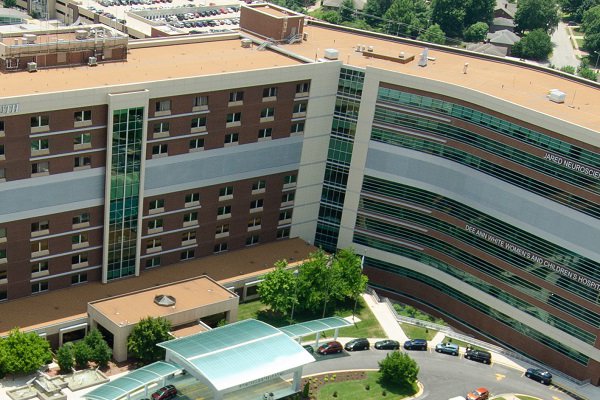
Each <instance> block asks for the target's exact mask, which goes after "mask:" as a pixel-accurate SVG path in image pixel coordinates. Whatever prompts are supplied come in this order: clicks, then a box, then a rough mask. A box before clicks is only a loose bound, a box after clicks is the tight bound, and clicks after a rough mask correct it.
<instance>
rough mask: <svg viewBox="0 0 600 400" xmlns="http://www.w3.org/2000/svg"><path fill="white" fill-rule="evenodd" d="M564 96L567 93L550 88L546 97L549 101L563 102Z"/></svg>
mask: <svg viewBox="0 0 600 400" xmlns="http://www.w3.org/2000/svg"><path fill="white" fill-rule="evenodd" d="M565 97H567V94H566V93H564V92H561V91H560V90H558V89H552V90H550V93H549V94H548V99H550V101H553V102H555V103H564V102H565Z"/></svg>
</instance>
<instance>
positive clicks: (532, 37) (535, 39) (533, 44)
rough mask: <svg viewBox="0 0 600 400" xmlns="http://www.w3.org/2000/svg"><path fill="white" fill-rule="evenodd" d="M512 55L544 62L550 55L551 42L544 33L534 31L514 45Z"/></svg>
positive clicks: (542, 31) (540, 30) (537, 30)
mask: <svg viewBox="0 0 600 400" xmlns="http://www.w3.org/2000/svg"><path fill="white" fill-rule="evenodd" d="M512 53H513V54H514V55H516V56H519V57H522V58H528V59H531V60H545V59H547V58H548V56H549V55H550V53H552V40H551V39H550V35H548V33H546V31H544V30H543V29H536V30H534V31H531V32H529V33H528V34H526V35H525V36H524V37H523V39H521V40H520V41H519V42H517V43H515V45H514V46H513V48H512Z"/></svg>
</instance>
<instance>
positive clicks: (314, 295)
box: [297, 249, 329, 313]
mask: <svg viewBox="0 0 600 400" xmlns="http://www.w3.org/2000/svg"><path fill="white" fill-rule="evenodd" d="M328 263H329V256H327V254H325V252H324V251H323V250H321V249H319V250H317V251H315V252H314V253H311V254H310V256H309V259H308V260H307V261H305V262H304V263H303V264H302V266H301V267H300V268H299V269H298V291H297V293H298V306H299V308H300V309H302V310H305V311H309V312H313V313H316V312H317V311H318V310H319V309H320V308H321V306H322V305H323V302H324V301H325V297H326V295H325V291H326V290H327V285H328V279H329V276H328V272H327V271H326V268H327V264H328Z"/></svg>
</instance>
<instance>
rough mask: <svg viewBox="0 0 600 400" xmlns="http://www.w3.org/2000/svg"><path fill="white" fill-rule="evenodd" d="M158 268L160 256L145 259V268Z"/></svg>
mask: <svg viewBox="0 0 600 400" xmlns="http://www.w3.org/2000/svg"><path fill="white" fill-rule="evenodd" d="M154 267H160V256H157V257H150V258H148V259H146V268H154Z"/></svg>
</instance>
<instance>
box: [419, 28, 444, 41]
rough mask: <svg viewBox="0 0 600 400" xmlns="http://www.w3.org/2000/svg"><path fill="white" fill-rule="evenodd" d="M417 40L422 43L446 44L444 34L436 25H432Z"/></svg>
mask: <svg viewBox="0 0 600 400" xmlns="http://www.w3.org/2000/svg"><path fill="white" fill-rule="evenodd" d="M418 39H419V40H422V41H424V42H430V43H437V44H444V43H446V34H445V33H444V31H443V30H442V28H440V26H439V25H438V24H434V25H431V26H430V27H429V28H427V30H426V31H425V32H423V33H422V34H420V35H419V37H418Z"/></svg>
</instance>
